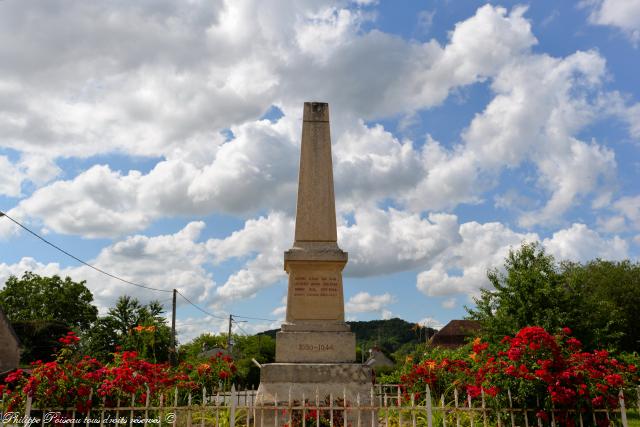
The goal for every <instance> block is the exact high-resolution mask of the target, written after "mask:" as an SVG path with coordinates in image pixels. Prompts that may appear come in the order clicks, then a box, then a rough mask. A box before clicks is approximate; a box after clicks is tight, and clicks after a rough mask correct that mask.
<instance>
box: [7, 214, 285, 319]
mask: <svg viewBox="0 0 640 427" xmlns="http://www.w3.org/2000/svg"><path fill="white" fill-rule="evenodd" d="M3 216H4V217H6V218H7V219H9V221H11V222H13V223H14V224H16V225H17V226H18V227H20V228H22V229H23V230H25V231H26V232H28V233H29V234H31V235H33V236H34V237H36V238H38V239H40V240H41V241H43V242H44V243H46V244H47V245H49V246H51V247H52V248H54V249H56V250H58V251H60V252H62V253H63V254H65V255H67V256H68V257H70V258H72V259H74V260H76V261H78V262H79V263H81V264H83V265H86V266H87V267H89V268H92V269H93V270H95V271H97V272H99V273H102V274H104V275H106V276H109V277H111V278H113V279H116V280H119V281H121V282H123V283H127V284H129V285H132V286H137V287H139V288H144V289H148V290H151V291H156V292H165V293H171V292H173V291H172V290H168V289H159V288H154V287H151V286H147V285H142V284H140V283H135V282H132V281H130V280H127V279H123V278H122V277H119V276H116V275H115V274H113V273H109V272H108V271H105V270H103V269H101V268H98V267H96V266H95V265H92V264H89V263H88V262H86V261H84V260H82V259H80V258H78V257H77V256H75V255H73V254H71V253H70V252H68V251H66V250H64V249H62V248H61V247H60V246H57V245H56V244H54V243H52V242H50V241H49V240H47V239H45V238H44V237H42V236H41V235H39V234H38V233H36V232H35V231H33V230H31V229H30V228H28V227H27V226H25V225H23V224H21V223H20V222H18V221H17V220H15V219H13V218H11V217H10V216H9V215H7V214H6V213H5V212H2V211H0V217H3ZM177 292H178V294H180V296H181V297H182V298H184V300H185V301H187V302H188V303H189V304H191V305H192V306H194V307H195V308H196V309H198V310H200V311H201V312H203V313H204V314H206V315H207V316H211V317H214V318H216V319H225V320H226V317H221V316H218V315H215V314H213V313H210V312H209V311H207V310H205V309H203V308H202V307H200V306H198V305H197V304H195V303H194V302H192V301H191V300H190V299H189V298H187V297H186V296H184V295H183V294H182V293H181V292H180V291H179V290H178V291H177ZM169 300H171V298H169V299H166V300H161V301H160V302H163V301H169ZM162 305H164V304H162ZM233 316H234V317H239V318H241V319H251V320H264V321H266V322H275V321H276V320H275V319H265V318H261V317H250V316H241V315H235V314H234V315H233Z"/></svg>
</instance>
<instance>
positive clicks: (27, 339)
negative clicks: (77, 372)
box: [12, 320, 69, 365]
mask: <svg viewBox="0 0 640 427" xmlns="http://www.w3.org/2000/svg"><path fill="white" fill-rule="evenodd" d="M12 326H13V329H14V330H15V332H16V335H17V336H18V337H19V338H20V344H21V346H22V352H21V353H20V362H21V364H22V365H29V364H30V363H31V362H35V361H36V360H45V361H49V360H53V357H54V356H53V354H54V353H55V350H56V349H57V348H58V347H60V343H59V342H58V338H60V337H61V336H64V335H65V334H66V333H67V332H69V326H67V325H66V324H65V323H64V322H61V321H54V320H30V321H18V322H13V323H12Z"/></svg>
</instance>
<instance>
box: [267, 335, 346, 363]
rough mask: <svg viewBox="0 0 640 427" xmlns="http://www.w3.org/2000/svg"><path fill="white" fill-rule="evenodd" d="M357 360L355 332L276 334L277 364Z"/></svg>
mask: <svg viewBox="0 0 640 427" xmlns="http://www.w3.org/2000/svg"><path fill="white" fill-rule="evenodd" d="M355 360H356V335H355V334H354V333H353V332H323V331H305V332H285V331H280V332H277V333H276V362H277V363H289V362H295V363H351V362H355Z"/></svg>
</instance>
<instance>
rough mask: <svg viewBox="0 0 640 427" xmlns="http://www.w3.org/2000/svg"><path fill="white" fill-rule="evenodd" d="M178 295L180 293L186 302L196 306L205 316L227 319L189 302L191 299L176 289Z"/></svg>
mask: <svg viewBox="0 0 640 427" xmlns="http://www.w3.org/2000/svg"><path fill="white" fill-rule="evenodd" d="M178 295H180V296H181V297H182V298H184V300H185V301H186V302H188V303H189V304H191V305H192V306H194V307H195V308H197V309H198V310H200V311H201V312H203V313H204V314H206V315H207V316H211V317H215V318H216V319H225V320H226V319H227V318H226V317H222V316H218V315H215V314H213V313H210V312H208V311H207V310H205V309H204V308H202V307H200V306H199V305H197V304H195V303H193V302H191V300H190V299H189V298H187V297H185V296H184V295H182V293H180V291H178Z"/></svg>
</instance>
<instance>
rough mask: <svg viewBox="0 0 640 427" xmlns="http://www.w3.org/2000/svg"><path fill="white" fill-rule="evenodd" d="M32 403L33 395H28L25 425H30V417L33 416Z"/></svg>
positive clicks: (27, 426)
mask: <svg viewBox="0 0 640 427" xmlns="http://www.w3.org/2000/svg"><path fill="white" fill-rule="evenodd" d="M31 403H32V397H31V396H27V403H26V405H25V407H24V418H25V420H24V427H29V425H30V423H29V418H31Z"/></svg>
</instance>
